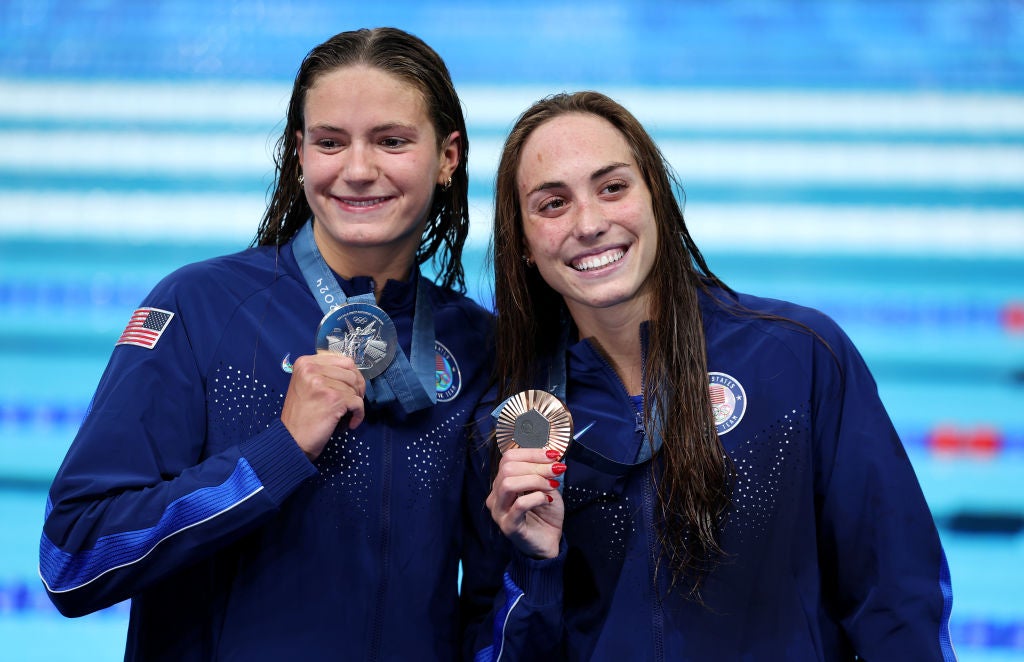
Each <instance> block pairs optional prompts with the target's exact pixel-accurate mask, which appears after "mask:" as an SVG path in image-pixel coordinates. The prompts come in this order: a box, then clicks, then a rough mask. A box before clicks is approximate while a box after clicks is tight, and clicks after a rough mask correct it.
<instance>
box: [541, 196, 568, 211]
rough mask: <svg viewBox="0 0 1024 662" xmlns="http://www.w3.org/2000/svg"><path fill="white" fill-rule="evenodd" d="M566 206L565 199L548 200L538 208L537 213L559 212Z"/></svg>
mask: <svg viewBox="0 0 1024 662" xmlns="http://www.w3.org/2000/svg"><path fill="white" fill-rule="evenodd" d="M564 206H565V200H564V199H563V198H548V199H547V200H544V201H543V202H542V203H541V204H540V206H538V207H537V211H541V212H544V211H558V210H559V209H561V208H562V207H564Z"/></svg>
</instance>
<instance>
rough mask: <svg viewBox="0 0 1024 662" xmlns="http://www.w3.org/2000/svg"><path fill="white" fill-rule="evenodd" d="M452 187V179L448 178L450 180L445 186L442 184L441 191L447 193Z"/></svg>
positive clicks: (447, 180) (446, 181)
mask: <svg viewBox="0 0 1024 662" xmlns="http://www.w3.org/2000/svg"><path fill="white" fill-rule="evenodd" d="M451 187H452V178H451V177H448V179H446V180H445V182H444V184H441V190H442V191H447V190H448V189H450V188H451Z"/></svg>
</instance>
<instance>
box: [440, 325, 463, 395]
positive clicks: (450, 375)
mask: <svg viewBox="0 0 1024 662" xmlns="http://www.w3.org/2000/svg"><path fill="white" fill-rule="evenodd" d="M434 350H435V352H436V354H435V356H434V361H435V363H434V368H435V369H434V376H435V383H434V388H435V389H436V390H437V401H438V402H451V401H452V400H454V399H455V396H457V395H458V394H459V391H460V390H461V389H462V373H461V372H459V364H458V363H456V361H455V357H454V356H452V353H451V352H449V351H448V348H447V347H445V346H444V345H442V344H441V343H439V342H437V341H436V340H435V341H434Z"/></svg>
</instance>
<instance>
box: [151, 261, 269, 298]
mask: <svg viewBox="0 0 1024 662" xmlns="http://www.w3.org/2000/svg"><path fill="white" fill-rule="evenodd" d="M282 271H283V269H282V267H281V266H280V265H279V263H278V260H277V256H276V249H275V248H274V247H258V248H249V249H246V250H244V251H240V252H238V253H232V254H229V255H222V256H218V257H213V258H210V259H207V260H202V261H200V262H194V263H192V264H188V265H185V266H183V267H180V268H178V269H176V270H175V271H173V272H171V273H170V274H169V275H167V276H165V277H164V278H163V279H162V280H161V281H160V282H159V283H157V285H156V286H155V287H154V288H153V291H152V293H151V294H150V297H151V298H152V297H156V298H164V299H170V300H172V301H174V302H177V303H179V304H184V305H187V304H188V303H189V302H199V301H210V300H214V301H217V302H226V301H230V300H235V301H240V300H244V299H246V298H248V297H249V296H251V295H252V294H253V292H255V291H259V290H263V289H266V288H267V287H269V286H270V285H271V284H272V283H273V282H274V280H275V279H276V278H277V277H278V276H280V275H281V273H282Z"/></svg>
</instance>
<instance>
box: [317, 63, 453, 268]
mask: <svg viewBox="0 0 1024 662" xmlns="http://www.w3.org/2000/svg"><path fill="white" fill-rule="evenodd" d="M304 127H305V128H304V131H302V132H299V134H298V136H297V138H298V157H299V163H300V164H301V166H302V174H303V178H304V184H303V187H304V189H305V193H306V199H307V200H308V201H309V205H310V207H311V208H312V210H313V215H314V217H315V219H316V222H315V224H314V231H315V232H314V236H315V237H316V242H317V246H318V248H319V249H320V252H321V253H322V254H323V256H324V259H325V260H327V263H328V264H329V265H330V266H331V267H332V268H333V269H334V270H335V271H337V272H338V273H340V274H341V275H342V276H345V277H352V276H357V275H368V276H373V277H374V278H375V279H377V280H378V282H380V280H381V279H382V278H404V277H405V275H406V274H407V273H408V270H409V268H410V267H411V266H412V263H413V260H414V257H415V254H416V249H417V248H418V247H419V244H420V235H421V234H422V232H423V227H424V223H425V221H426V219H427V214H428V213H429V212H430V209H431V204H432V201H433V196H434V190H435V186H436V185H438V184H443V183H444V182H445V181H446V180H447V179H448V178H449V177H450V176H451V174H452V172H453V171H454V170H455V167H456V166H457V165H458V159H459V151H458V146H459V134H458V133H457V132H456V133H453V134H451V135H450V136H446V137H445V139H444V141H442V143H441V146H440V147H438V140H437V135H436V132H435V130H434V126H433V125H432V123H431V121H430V119H429V117H428V115H427V109H426V104H425V102H424V100H423V95H422V94H421V93H420V91H419V90H418V89H417V88H416V87H414V86H413V85H410V84H409V83H407V82H405V81H403V80H402V79H400V78H398V77H396V76H393V75H391V74H389V73H386V72H384V71H381V70H380V69H376V68H373V67H368V66H365V65H356V66H349V67H344V68H341V69H337V70H334V71H332V72H330V73H326V74H324V75H322V76H320V77H319V78H318V79H317V80H316V83H315V84H314V85H313V86H312V87H311V88H310V89H309V91H308V92H307V94H306V99H305V105H304Z"/></svg>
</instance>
